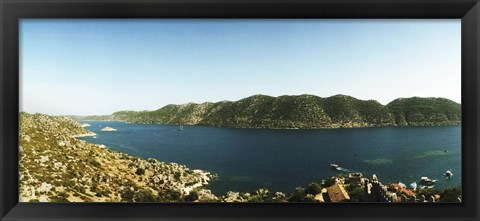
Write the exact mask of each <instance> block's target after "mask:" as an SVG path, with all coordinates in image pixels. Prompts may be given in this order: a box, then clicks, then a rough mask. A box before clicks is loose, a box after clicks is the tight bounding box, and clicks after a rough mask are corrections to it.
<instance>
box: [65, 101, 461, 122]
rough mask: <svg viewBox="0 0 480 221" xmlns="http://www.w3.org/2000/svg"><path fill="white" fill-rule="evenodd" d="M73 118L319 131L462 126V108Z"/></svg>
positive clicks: (208, 107) (348, 105)
mask: <svg viewBox="0 0 480 221" xmlns="http://www.w3.org/2000/svg"><path fill="white" fill-rule="evenodd" d="M69 117H72V118H74V119H76V120H96V121H99V120H103V121H123V122H127V123H140V124H172V125H199V126H213V127H227V128H268V129H320V128H360V127H385V126H453V125H461V118H462V117H461V104H458V103H456V102H454V101H451V100H448V99H445V98H420V97H411V98H398V99H395V100H394V101H392V102H390V103H388V104H387V105H382V104H380V103H379V102H378V101H375V100H359V99H356V98H354V97H351V96H346V95H335V96H331V97H327V98H322V97H318V96H315V95H298V96H290V95H285V96H279V97H271V96H266V95H253V96H250V97H247V98H244V99H241V100H238V101H220V102H216V103H212V102H205V103H201V104H196V103H187V104H181V105H174V104H170V105H166V106H164V107H162V108H160V109H158V110H154V111H118V112H115V113H113V114H111V115H96V116H69Z"/></svg>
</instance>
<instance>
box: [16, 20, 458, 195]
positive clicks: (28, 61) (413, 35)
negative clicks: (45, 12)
mask: <svg viewBox="0 0 480 221" xmlns="http://www.w3.org/2000/svg"><path fill="white" fill-rule="evenodd" d="M19 31H20V33H19V34H20V42H19V43H20V45H19V46H20V66H19V69H20V91H19V92H20V97H19V103H20V107H19V110H20V113H19V135H18V136H19V137H18V139H19V146H18V150H19V159H18V160H19V179H18V180H19V183H18V185H19V186H18V187H19V201H20V202H26V203H34V202H46V203H48V202H51V203H57V202H99V203H102V202H128V203H178V202H182V203H461V202H462V194H463V193H462V167H461V165H462V155H461V153H462V136H461V133H462V131H461V128H462V126H461V125H462V115H461V113H462V107H461V20H460V19H435V20H428V19H391V20H388V19H385V20H382V19H375V20H369V19H355V20H350V19H20V20H19Z"/></svg>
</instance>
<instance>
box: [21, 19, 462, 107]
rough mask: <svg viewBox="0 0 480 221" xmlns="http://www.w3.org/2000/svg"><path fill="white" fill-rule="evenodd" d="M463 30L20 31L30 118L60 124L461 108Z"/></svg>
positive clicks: (98, 27) (165, 27)
mask: <svg viewBox="0 0 480 221" xmlns="http://www.w3.org/2000/svg"><path fill="white" fill-rule="evenodd" d="M460 24H461V23H460V20H209V19H204V20H190V19H183V20H178V19H177V20H165V19H163V20H162V19H157V20H143V19H142V20H139V19H137V20H69V19H65V20H58V19H57V20H53V19H51V20H39V19H22V20H21V21H20V36H21V39H20V59H21V64H20V81H21V89H20V90H21V91H20V92H21V97H20V103H21V106H20V109H21V110H23V111H26V112H29V113H37V112H39V113H46V114H52V115H62V114H75V115H91V114H110V113H113V112H115V111H119V110H155V109H158V108H160V107H163V106H164V105H167V104H182V103H188V102H196V103H201V102H206V101H212V102H216V101H221V100H238V99H241V98H244V97H248V96H251V95H254V94H266V95H271V96H279V95H299V94H313V95H317V96H321V97H328V96H332V95H335V94H346V95H351V96H354V97H357V98H359V99H375V100H378V101H379V102H380V103H383V104H387V103H388V102H390V101H392V100H393V99H395V98H399V97H412V96H420V97H445V98H448V99H452V100H454V101H456V102H460V98H461V95H460V88H461V87H460V83H461V79H460V73H461V69H460V61H461V57H460V54H461V53H460V52H461V48H460V45H461V41H460Z"/></svg>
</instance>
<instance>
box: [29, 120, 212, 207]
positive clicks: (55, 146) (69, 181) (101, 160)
mask: <svg viewBox="0 0 480 221" xmlns="http://www.w3.org/2000/svg"><path fill="white" fill-rule="evenodd" d="M94 135H95V134H94V133H92V132H90V131H88V130H86V129H85V128H83V127H82V126H81V124H79V123H78V122H76V121H75V120H73V119H71V118H68V117H52V116H48V115H43V114H33V115H32V114H27V113H21V114H20V134H19V161H20V164H19V171H20V174H19V189H20V194H19V201H20V202H179V201H188V200H191V201H216V200H218V198H217V197H216V196H215V195H213V194H212V193H211V191H210V190H208V189H205V188H204V187H205V185H207V184H208V182H209V181H210V180H211V179H212V178H213V177H214V176H213V175H212V174H210V173H209V172H205V171H202V170H191V169H189V168H187V167H186V166H184V165H180V164H177V163H165V162H160V161H158V160H156V159H153V158H150V159H147V160H145V159H141V158H138V157H132V156H128V155H127V154H124V153H120V152H116V151H112V150H109V149H107V148H103V147H102V146H103V145H97V144H91V143H88V142H85V141H82V140H79V139H76V137H80V136H94ZM193 195H195V197H192V196H193Z"/></svg>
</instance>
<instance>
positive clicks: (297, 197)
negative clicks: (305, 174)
mask: <svg viewBox="0 0 480 221" xmlns="http://www.w3.org/2000/svg"><path fill="white" fill-rule="evenodd" d="M305 196H306V194H305V189H304V188H303V187H296V188H295V190H294V191H293V193H291V194H290V197H289V198H288V201H289V202H302V201H303V200H304V199H305Z"/></svg>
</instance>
